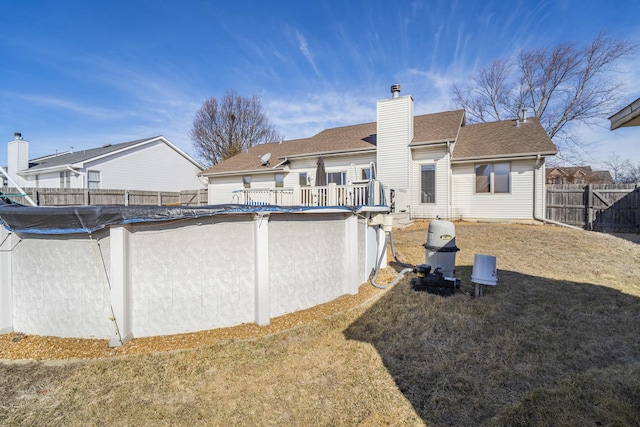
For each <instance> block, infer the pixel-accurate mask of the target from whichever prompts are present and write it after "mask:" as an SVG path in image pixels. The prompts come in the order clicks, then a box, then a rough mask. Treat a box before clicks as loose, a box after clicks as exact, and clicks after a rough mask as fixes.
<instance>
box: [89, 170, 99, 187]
mask: <svg viewBox="0 0 640 427" xmlns="http://www.w3.org/2000/svg"><path fill="white" fill-rule="evenodd" d="M87 188H100V171H87Z"/></svg>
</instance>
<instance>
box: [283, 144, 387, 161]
mask: <svg viewBox="0 0 640 427" xmlns="http://www.w3.org/2000/svg"><path fill="white" fill-rule="evenodd" d="M376 151H377V147H376V146H373V148H370V147H363V148H351V149H348V150H336V151H316V152H314V153H304V154H290V155H288V156H286V157H287V158H288V159H304V158H307V157H310V158H312V157H318V156H322V157H332V156H341V155H343V154H359V153H368V152H372V153H375V152H376Z"/></svg>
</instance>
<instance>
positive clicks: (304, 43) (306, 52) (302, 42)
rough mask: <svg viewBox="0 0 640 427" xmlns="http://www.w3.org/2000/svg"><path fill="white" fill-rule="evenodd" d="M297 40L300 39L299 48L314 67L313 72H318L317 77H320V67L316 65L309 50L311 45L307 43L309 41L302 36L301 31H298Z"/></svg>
mask: <svg viewBox="0 0 640 427" xmlns="http://www.w3.org/2000/svg"><path fill="white" fill-rule="evenodd" d="M296 38H297V39H298V47H299V48H300V51H301V52H302V54H303V55H304V57H305V58H306V59H307V61H308V62H309V64H310V65H311V66H312V67H313V70H314V71H315V72H316V75H318V77H319V76H320V72H319V71H318V67H316V63H315V61H314V60H313V54H312V53H311V51H310V50H309V44H308V43H307V39H305V38H304V36H303V35H302V33H300V31H296Z"/></svg>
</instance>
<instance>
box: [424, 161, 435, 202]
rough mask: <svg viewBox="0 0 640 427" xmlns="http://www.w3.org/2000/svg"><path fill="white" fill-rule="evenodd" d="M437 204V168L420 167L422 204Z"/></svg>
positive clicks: (430, 166)
mask: <svg viewBox="0 0 640 427" xmlns="http://www.w3.org/2000/svg"><path fill="white" fill-rule="evenodd" d="M435 202H436V166H435V165H421V166H420V203H435Z"/></svg>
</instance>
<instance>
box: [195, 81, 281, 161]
mask: <svg viewBox="0 0 640 427" xmlns="http://www.w3.org/2000/svg"><path fill="white" fill-rule="evenodd" d="M189 135H190V136H191V139H192V140H193V144H194V146H195V149H196V152H197V154H198V156H199V157H200V158H201V160H203V162H204V163H205V164H208V165H215V164H217V163H219V162H221V161H222V160H225V159H228V158H229V157H233V156H235V155H236V154H239V153H241V152H242V151H244V150H247V149H248V148H250V147H253V146H254V145H258V144H262V143H265V142H275V141H278V140H279V139H280V136H279V135H278V133H277V132H276V131H275V129H274V127H273V126H272V125H271V122H270V121H269V119H268V117H267V115H266V114H265V112H264V111H263V109H262V102H261V101H260V98H258V97H257V96H256V95H253V96H252V97H251V98H244V97H241V96H239V95H238V94H237V93H236V92H234V91H227V92H226V93H225V95H224V97H223V98H222V100H220V101H218V100H217V99H216V98H215V97H211V98H208V99H207V100H205V101H204V103H203V104H202V106H201V107H200V109H199V110H198V112H197V113H196V116H195V118H194V120H193V127H192V129H191V132H190V134H189Z"/></svg>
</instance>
